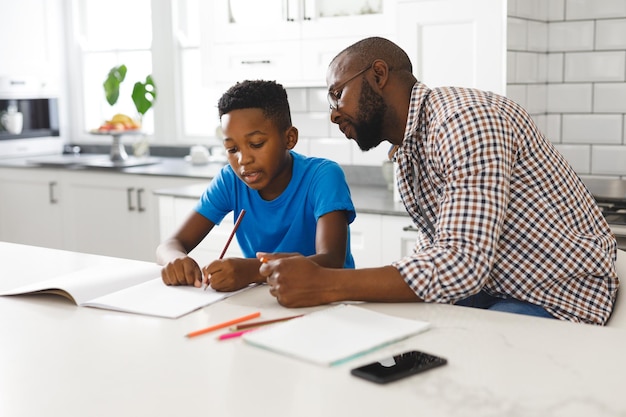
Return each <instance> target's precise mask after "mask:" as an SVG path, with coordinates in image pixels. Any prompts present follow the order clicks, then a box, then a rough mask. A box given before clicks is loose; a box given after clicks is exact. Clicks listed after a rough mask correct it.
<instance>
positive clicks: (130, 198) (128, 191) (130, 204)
mask: <svg viewBox="0 0 626 417" xmlns="http://www.w3.org/2000/svg"><path fill="white" fill-rule="evenodd" d="M133 191H135V189H134V188H132V187H129V188H127V189H126V203H127V204H128V211H135V206H134V205H133Z"/></svg>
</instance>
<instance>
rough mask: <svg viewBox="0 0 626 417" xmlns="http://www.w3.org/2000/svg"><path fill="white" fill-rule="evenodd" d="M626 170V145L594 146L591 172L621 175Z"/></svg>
mask: <svg viewBox="0 0 626 417" xmlns="http://www.w3.org/2000/svg"><path fill="white" fill-rule="evenodd" d="M625 172H626V146H594V147H593V149H592V151H591V173H592V174H602V175H621V176H623V175H624V173H625Z"/></svg>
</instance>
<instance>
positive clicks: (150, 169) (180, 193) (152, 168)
mask: <svg viewBox="0 0 626 417" xmlns="http://www.w3.org/2000/svg"><path fill="white" fill-rule="evenodd" d="M93 158H95V159H103V158H104V159H106V158H108V155H106V154H80V155H77V156H74V155H47V156H32V157H25V158H11V159H0V167H8V168H29V169H36V168H38V167H45V168H58V169H71V170H86V171H92V170H99V171H103V170H104V171H106V172H111V173H112V174H115V173H124V174H135V175H150V176H164V177H179V178H190V179H194V178H195V179H207V180H210V179H211V178H213V177H214V176H215V175H216V174H217V173H218V172H219V170H220V169H221V168H222V166H223V165H224V164H223V163H221V162H212V163H209V164H206V165H193V164H191V163H190V162H189V161H187V160H185V159H184V158H182V157H175V158H174V157H153V158H152V160H156V161H157V162H156V163H149V164H146V165H142V164H141V160H140V159H136V160H137V161H139V162H138V166H132V167H126V168H102V167H101V168H97V167H85V166H82V164H84V163H85V162H86V161H89V160H90V159H93ZM351 169H353V167H344V171H346V177H347V179H348V182H349V184H350V190H351V192H352V199H353V202H354V205H355V207H356V209H357V211H358V212H360V213H374V214H385V215H398V216H407V214H406V211H405V210H404V206H403V204H402V203H399V202H394V201H393V193H392V192H391V191H388V190H387V189H386V188H385V186H384V185H382V186H381V183H380V182H379V181H378V179H377V178H374V179H373V180H372V181H369V180H370V179H371V178H368V177H367V176H365V177H366V178H365V179H363V175H361V172H357V173H356V174H353V175H350V174H351V172H350V170H351ZM366 169H368V171H367V172H375V173H378V169H377V168H376V167H367V168H366ZM581 178H582V180H583V182H584V183H585V184H586V185H587V187H588V188H589V190H590V191H591V193H592V194H593V195H594V196H596V198H598V199H600V200H604V199H608V200H611V201H626V180H623V179H618V178H608V177H592V176H581ZM370 184H374V185H370ZM203 188H204V187H203V186H201V185H197V186H189V187H183V188H180V189H176V188H164V189H158V190H157V191H156V194H157V195H171V196H176V197H186V198H199V197H200V195H201V193H202V191H204V189H203Z"/></svg>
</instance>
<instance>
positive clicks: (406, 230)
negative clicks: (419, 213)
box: [402, 226, 419, 232]
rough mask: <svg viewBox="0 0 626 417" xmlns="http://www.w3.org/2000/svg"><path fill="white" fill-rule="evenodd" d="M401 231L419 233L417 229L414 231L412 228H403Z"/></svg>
mask: <svg viewBox="0 0 626 417" xmlns="http://www.w3.org/2000/svg"><path fill="white" fill-rule="evenodd" d="M402 230H403V231H405V232H419V229H416V228H415V227H413V226H404V227H403V228H402Z"/></svg>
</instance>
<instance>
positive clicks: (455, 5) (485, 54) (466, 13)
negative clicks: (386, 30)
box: [395, 0, 507, 95]
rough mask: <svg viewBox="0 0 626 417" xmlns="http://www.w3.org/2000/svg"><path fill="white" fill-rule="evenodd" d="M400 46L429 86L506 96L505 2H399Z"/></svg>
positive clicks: (420, 77) (428, 0) (502, 0)
mask: <svg viewBox="0 0 626 417" xmlns="http://www.w3.org/2000/svg"><path fill="white" fill-rule="evenodd" d="M396 7H397V33H396V39H395V40H396V43H397V44H398V45H400V46H401V47H402V48H404V49H405V51H406V52H407V53H408V55H409V58H410V59H411V62H412V63H413V73H414V74H415V76H416V77H417V78H418V79H419V80H420V81H423V82H424V83H425V84H426V85H427V86H429V87H431V88H432V87H437V86H442V85H455V86H463V87H475V88H479V89H483V90H487V91H493V92H495V93H498V94H502V95H504V94H505V93H506V7H507V2H506V0H472V1H467V0H413V1H398V4H397V6H396Z"/></svg>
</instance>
